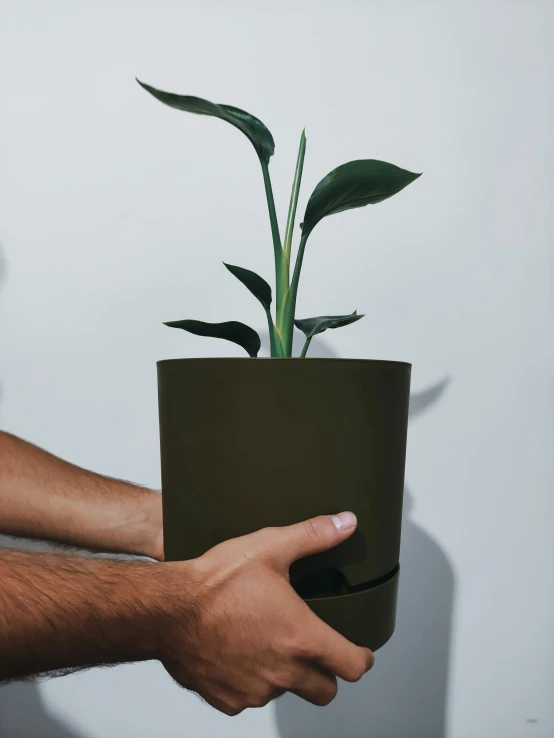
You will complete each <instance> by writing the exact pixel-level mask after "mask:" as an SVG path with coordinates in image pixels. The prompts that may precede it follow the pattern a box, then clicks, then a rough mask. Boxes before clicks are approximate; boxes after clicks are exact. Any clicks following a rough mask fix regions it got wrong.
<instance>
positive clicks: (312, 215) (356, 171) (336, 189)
mask: <svg viewBox="0 0 554 738" xmlns="http://www.w3.org/2000/svg"><path fill="white" fill-rule="evenodd" d="M420 176H421V174H415V173H414V172H408V171H406V169H400V167H396V166H395V165H394V164H387V162H386V161H378V160H377V159H358V160H357V161H350V162H348V163H347V164H342V165H341V166H340V167H337V168H336V169H333V171H332V172H329V174H328V175H327V176H326V177H324V178H323V179H322V180H321V182H320V183H319V184H318V185H317V187H316V188H315V190H314V191H313V192H312V194H311V197H310V199H309V200H308V205H307V206H306V214H305V216H304V222H303V223H302V235H303V236H307V235H308V234H309V233H311V232H312V231H313V229H314V228H315V226H316V225H317V223H319V221H320V220H321V219H322V218H325V216H327V215H333V214H334V213H340V212H341V211H343V210H350V209H351V208H361V207H363V206H364V205H373V204H375V203H378V202H381V201H382V200H386V199H387V198H388V197H392V196H393V195H396V193H397V192H400V190H402V189H404V187H407V186H408V185H409V184H410V183H411V182H413V181H414V180H415V179H417V178H418V177H420Z"/></svg>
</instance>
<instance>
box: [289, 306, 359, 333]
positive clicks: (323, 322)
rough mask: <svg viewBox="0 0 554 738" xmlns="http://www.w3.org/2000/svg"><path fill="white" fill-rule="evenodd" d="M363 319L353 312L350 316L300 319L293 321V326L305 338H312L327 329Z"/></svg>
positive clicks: (321, 316) (322, 316)
mask: <svg viewBox="0 0 554 738" xmlns="http://www.w3.org/2000/svg"><path fill="white" fill-rule="evenodd" d="M363 317H364V316H363V315H358V313H357V312H356V311H354V312H353V313H352V314H351V315H320V316H319V317H318V318H302V319H299V320H295V321H294V325H295V326H296V327H297V328H298V329H299V330H301V331H302V333H304V334H305V336H306V338H313V336H316V335H317V334H318V333H323V331H326V330H327V329H328V328H341V327H342V326H343V325H350V323H355V322H356V321H357V320H360V318H363Z"/></svg>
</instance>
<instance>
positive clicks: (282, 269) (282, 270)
mask: <svg viewBox="0 0 554 738" xmlns="http://www.w3.org/2000/svg"><path fill="white" fill-rule="evenodd" d="M260 164H261V165H262V172H263V175H264V185H265V196H266V199H267V209H268V210H269V222H270V224H271V236H272V238H273V251H274V254H275V287H276V302H277V311H278V312H279V306H280V305H281V303H282V300H283V295H284V293H285V291H286V289H287V287H288V282H289V270H288V261H287V260H285V259H283V248H282V246H281V236H280V235H279V223H278V222H277V213H276V211H275V200H274V198H273V188H272V186H271V177H270V176H269V165H268V163H267V161H265V160H264V159H262V158H261V157H260ZM285 262H286V263H285Z"/></svg>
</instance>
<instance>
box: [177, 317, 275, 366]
mask: <svg viewBox="0 0 554 738" xmlns="http://www.w3.org/2000/svg"><path fill="white" fill-rule="evenodd" d="M164 325H168V326H169V327H170V328H182V329H183V330H184V331H188V332H189V333H194V335H195V336H209V337H211V338H223V339H225V340H226V341H232V342H233V343H238V345H239V346H242V348H243V349H244V350H245V351H246V353H247V354H248V355H249V356H252V357H255V356H257V355H258V351H259V350H260V346H261V341H260V337H259V335H258V334H257V333H256V331H254V330H252V328H249V327H248V326H247V325H245V324H244V323H238V322H237V321H236V320H230V321H228V322H226V323H204V322H203V321H201V320H172V321H170V322H169V323H164Z"/></svg>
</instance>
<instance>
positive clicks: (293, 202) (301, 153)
mask: <svg viewBox="0 0 554 738" xmlns="http://www.w3.org/2000/svg"><path fill="white" fill-rule="evenodd" d="M305 155H306V129H304V130H303V131H302V135H301V136H300V147H299V149H298V158H297V160H296V170H295V172H294V180H293V182H292V190H291V193H290V204H289V212H288V216H287V227H286V229H285V240H284V241H283V250H284V252H285V253H286V254H288V255H289V259H290V252H291V246H292V233H293V230H294V219H295V218H296V206H297V205H298V195H299V193H300V183H301V181H302V170H303V168H304V157H305Z"/></svg>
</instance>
